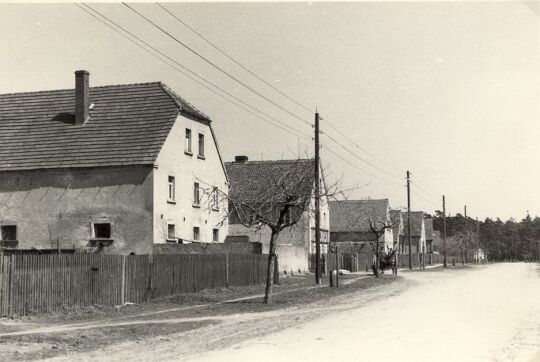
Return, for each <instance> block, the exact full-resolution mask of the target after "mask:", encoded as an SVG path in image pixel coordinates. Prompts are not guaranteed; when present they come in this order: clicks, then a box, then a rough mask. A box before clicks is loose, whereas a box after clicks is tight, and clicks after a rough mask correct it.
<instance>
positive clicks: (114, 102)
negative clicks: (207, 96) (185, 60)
mask: <svg viewBox="0 0 540 362" xmlns="http://www.w3.org/2000/svg"><path fill="white" fill-rule="evenodd" d="M89 103H90V104H91V105H92V104H93V106H92V107H91V110H90V119H89V120H88V121H87V122H86V123H85V124H84V125H82V126H74V125H73V123H74V112H75V91H74V90H73V89H66V90H53V91H42V92H28V93H12V94H3V95H0V171H11V170H31V169H49V168H71V167H99V166H125V165H151V164H153V163H154V161H155V159H156V157H157V155H158V153H159V151H160V150H161V147H162V145H163V143H164V142H165V139H166V137H167V135H168V134H169V131H170V130H171V127H172V126H173V124H174V121H175V119H176V117H177V116H178V114H179V113H181V114H185V115H190V116H192V117H195V118H197V119H200V120H201V121H205V122H209V119H208V117H206V116H205V115H204V114H202V113H201V112H200V111H198V110H197V109H196V108H194V107H193V106H192V105H190V104H189V103H188V102H186V101H184V100H183V99H182V98H180V97H179V96H178V95H176V94H175V93H174V92H172V91H171V90H170V89H169V88H168V87H166V86H165V85H164V84H162V83H160V82H155V83H144V84H128V85H113V86H104V87H92V88H90V94H89Z"/></svg>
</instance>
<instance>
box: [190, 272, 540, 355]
mask: <svg viewBox="0 0 540 362" xmlns="http://www.w3.org/2000/svg"><path fill="white" fill-rule="evenodd" d="M402 275H403V274H402ZM405 275H406V277H407V278H410V279H413V280H415V281H418V282H420V283H421V285H420V286H418V287H416V288H414V287H413V288H410V289H408V290H407V291H406V292H404V293H403V294H400V295H398V296H395V297H391V298H387V299H385V300H382V301H379V302H377V303H370V304H369V305H367V306H365V307H363V308H357V309H354V310H349V311H346V312H342V313H335V314H332V315H331V316H329V317H327V318H324V319H320V320H318V321H315V322H311V323H307V324H305V325H303V326H297V327H296V328H290V329H287V330H284V331H282V332H280V333H276V334H272V335H269V336H266V337H263V338H257V339H253V340H250V341H246V342H244V343H241V344H239V345H235V346H231V347H230V348H228V349H226V350H221V351H214V352H212V353H209V354H206V355H204V356H200V357H199V358H196V359H194V360H193V361H253V356H258V358H257V360H258V361H331V360H336V358H337V360H344V359H346V360H349V361H376V360H378V361H417V362H418V361H434V360H436V361H533V360H534V361H540V303H539V301H540V269H539V267H538V264H523V263H519V264H495V265H490V266H488V267H486V268H482V269H481V270H476V271H470V272H464V273H461V274H457V275H456V274H455V273H453V274H450V273H444V272H441V273H436V272H434V273H429V272H428V273H405Z"/></svg>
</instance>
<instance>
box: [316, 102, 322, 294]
mask: <svg viewBox="0 0 540 362" xmlns="http://www.w3.org/2000/svg"><path fill="white" fill-rule="evenodd" d="M319 149H320V145H319V113H318V112H315V261H316V266H315V283H317V284H321V207H320V206H321V205H320V201H321V200H320V198H321V195H320V185H319Z"/></svg>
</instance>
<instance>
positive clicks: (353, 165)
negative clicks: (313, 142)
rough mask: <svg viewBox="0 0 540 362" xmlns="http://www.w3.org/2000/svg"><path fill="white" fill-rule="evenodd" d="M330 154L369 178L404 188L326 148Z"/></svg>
mask: <svg viewBox="0 0 540 362" xmlns="http://www.w3.org/2000/svg"><path fill="white" fill-rule="evenodd" d="M325 149H326V150H327V151H328V152H330V153H331V154H333V155H334V156H336V157H338V158H340V159H341V160H343V161H345V162H346V163H348V164H349V165H350V166H352V167H354V168H355V169H357V170H359V171H360V172H363V173H365V174H366V175H368V176H371V177H374V178H376V179H379V180H382V181H385V182H389V183H393V184H396V185H399V186H403V185H401V184H400V183H398V182H395V181H392V180H387V179H384V178H381V177H379V176H377V175H374V174H372V173H370V172H368V171H366V170H364V169H363V168H360V167H359V166H358V165H356V164H354V163H352V162H351V161H349V160H347V159H346V158H344V157H343V156H341V155H339V154H338V153H336V152H335V151H332V150H331V149H330V148H328V147H326V148H325Z"/></svg>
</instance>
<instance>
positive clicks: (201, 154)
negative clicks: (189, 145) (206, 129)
mask: <svg viewBox="0 0 540 362" xmlns="http://www.w3.org/2000/svg"><path fill="white" fill-rule="evenodd" d="M201 141H202V142H201ZM197 144H198V148H199V149H198V151H197V157H198V158H202V159H204V158H205V155H204V133H199V137H198V138H197ZM201 145H202V147H201ZM201 151H202V152H201Z"/></svg>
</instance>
